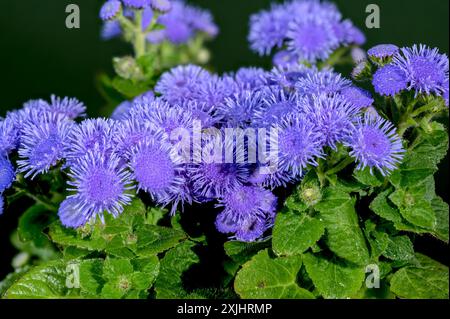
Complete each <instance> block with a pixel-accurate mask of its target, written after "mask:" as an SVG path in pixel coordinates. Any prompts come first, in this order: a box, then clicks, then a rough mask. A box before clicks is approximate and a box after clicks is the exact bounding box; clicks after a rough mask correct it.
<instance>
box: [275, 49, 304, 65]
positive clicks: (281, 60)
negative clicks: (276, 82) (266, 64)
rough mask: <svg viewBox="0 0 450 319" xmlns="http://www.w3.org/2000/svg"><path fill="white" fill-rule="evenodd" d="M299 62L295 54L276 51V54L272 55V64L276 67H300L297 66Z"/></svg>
mask: <svg viewBox="0 0 450 319" xmlns="http://www.w3.org/2000/svg"><path fill="white" fill-rule="evenodd" d="M299 60H300V59H299V57H298V56H297V55H296V54H295V53H293V52H290V51H287V50H283V51H278V52H277V53H275V54H274V56H273V59H272V63H273V65H274V66H276V67H285V66H290V65H302V64H298V61H299Z"/></svg>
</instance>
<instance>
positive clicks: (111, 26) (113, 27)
mask: <svg viewBox="0 0 450 319" xmlns="http://www.w3.org/2000/svg"><path fill="white" fill-rule="evenodd" d="M120 35H122V27H121V26H120V22H119V21H118V20H112V21H106V22H105V23H103V25H102V28H101V31H100V37H101V38H102V40H111V39H113V38H116V37H119V36H120Z"/></svg>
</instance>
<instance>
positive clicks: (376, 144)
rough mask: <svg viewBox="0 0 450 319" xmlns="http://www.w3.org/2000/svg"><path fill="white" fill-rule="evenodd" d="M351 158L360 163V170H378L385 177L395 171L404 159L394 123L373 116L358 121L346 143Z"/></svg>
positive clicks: (369, 115) (367, 115)
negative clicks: (367, 168) (366, 168)
mask: <svg viewBox="0 0 450 319" xmlns="http://www.w3.org/2000/svg"><path fill="white" fill-rule="evenodd" d="M345 144H346V145H347V146H349V147H350V148H351V151H350V156H352V157H354V158H355V159H356V160H357V162H358V166H357V167H358V169H364V168H365V167H369V168H370V172H373V169H374V168H376V169H378V170H379V171H380V172H381V174H382V175H383V176H386V175H388V174H389V173H390V172H391V171H393V170H395V169H396V168H397V166H398V165H399V163H400V162H401V161H402V159H403V155H404V152H405V150H404V149H403V146H402V140H401V138H400V136H398V134H397V133H396V129H395V127H394V126H393V125H392V123H390V122H388V121H387V120H385V119H383V118H381V117H379V116H373V115H371V114H366V115H365V116H364V117H361V118H359V119H358V121H357V123H356V124H355V128H354V130H353V132H352V133H351V134H350V135H349V139H348V141H347V142H346V143H345Z"/></svg>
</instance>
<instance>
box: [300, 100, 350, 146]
mask: <svg viewBox="0 0 450 319" xmlns="http://www.w3.org/2000/svg"><path fill="white" fill-rule="evenodd" d="M302 106H303V109H304V111H305V114H306V116H307V117H308V118H309V119H310V120H311V122H312V123H314V125H315V127H316V129H317V130H318V132H320V135H321V137H322V139H323V142H324V145H327V146H329V147H331V148H333V149H336V144H337V143H340V142H343V141H345V140H346V138H347V137H348V135H349V134H350V133H351V131H352V129H353V121H354V120H355V118H356V115H357V114H358V113H359V108H358V107H356V106H355V105H353V104H351V103H349V102H348V101H347V100H345V99H344V98H343V97H341V96H339V95H335V96H326V95H320V96H313V97H312V98H306V99H303V101H302Z"/></svg>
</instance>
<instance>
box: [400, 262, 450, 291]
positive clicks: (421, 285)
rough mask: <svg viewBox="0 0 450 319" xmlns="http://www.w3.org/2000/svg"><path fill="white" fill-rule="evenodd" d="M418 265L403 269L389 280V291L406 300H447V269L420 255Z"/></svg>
mask: <svg viewBox="0 0 450 319" xmlns="http://www.w3.org/2000/svg"><path fill="white" fill-rule="evenodd" d="M417 259H418V260H419V263H420V265H419V266H415V267H404V268H402V269H400V270H399V271H397V272H396V273H395V274H394V276H393V277H392V279H391V291H392V292H393V293H394V294H396V295H397V296H398V297H400V298H406V299H448V298H449V294H448V281H449V271H448V267H446V266H444V265H442V264H440V263H438V262H437V261H434V260H432V259H431V258H429V257H426V256H424V255H421V254H417Z"/></svg>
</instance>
